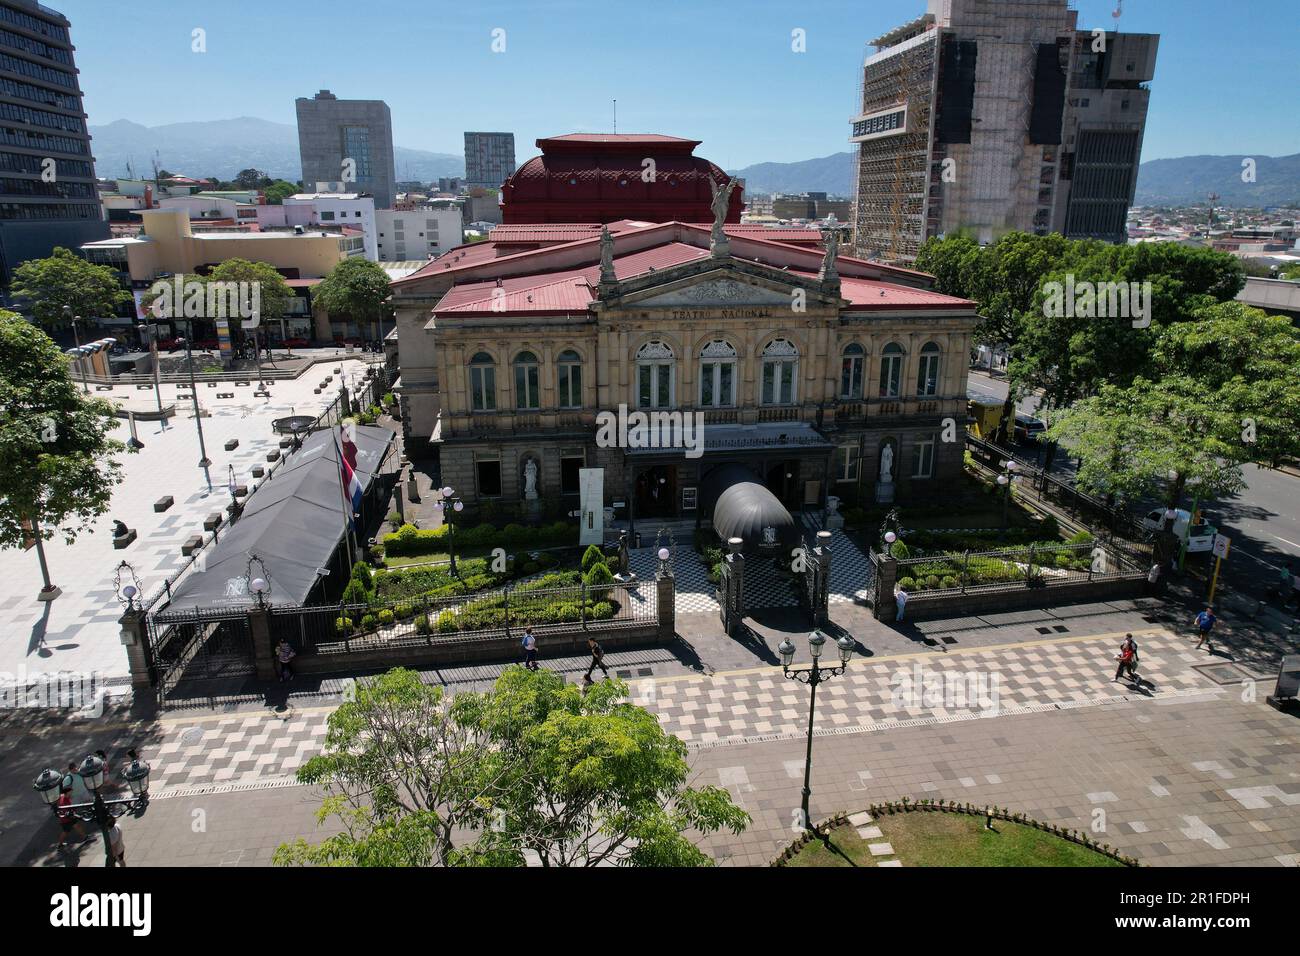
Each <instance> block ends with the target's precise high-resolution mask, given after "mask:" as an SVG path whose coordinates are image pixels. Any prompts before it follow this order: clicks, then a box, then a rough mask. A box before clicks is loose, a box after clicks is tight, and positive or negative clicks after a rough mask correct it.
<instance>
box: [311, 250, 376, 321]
mask: <svg viewBox="0 0 1300 956" xmlns="http://www.w3.org/2000/svg"><path fill="white" fill-rule="evenodd" d="M391 296H392V289H391V288H390V286H389V280H388V273H386V272H385V271H384V270H383V269H382V268H381V267H380V266H379V263H377V262H371V261H369V260H368V259H363V258H361V257H360V256H351V257H349V258H347V259H344V260H343V261H342V262H340V263H339V264H338V265H336V266H335V267H334V268H333V269H331V270H330V274H329V275H327V276H326V277H325V278H324V279H322V280H321V282H320V284H319V285H318V286H316V288H315V289H314V290H312V299H313V301H315V302H316V303H317V304H318V305H320V306H322V307H324V308H325V309H326V310H327V311H328V312H329V313H330V315H331V316H347V317H348V318H350V319H352V320H353V321H354V322H356V324H357V326H358V327H360V326H361V325H362V323H367V324H373V323H378V322H379V321H380V320H381V319H382V318H383V317H384V316H386V315H387V314H388V311H389V299H390V297H391Z"/></svg>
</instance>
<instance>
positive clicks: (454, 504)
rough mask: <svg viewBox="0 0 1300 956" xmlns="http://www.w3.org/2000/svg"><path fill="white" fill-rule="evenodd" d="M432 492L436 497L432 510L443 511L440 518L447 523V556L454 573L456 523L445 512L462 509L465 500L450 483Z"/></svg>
mask: <svg viewBox="0 0 1300 956" xmlns="http://www.w3.org/2000/svg"><path fill="white" fill-rule="evenodd" d="M434 494H436V495H437V496H438V497H437V499H436V500H435V501H434V503H433V510H434V511H441V512H443V516H442V520H443V521H445V522H446V523H447V557H448V558H450V559H451V573H452V574H456V547H455V545H456V525H455V524H454V523H453V522H452V520H451V515H449V514H446V512H447V511H455V512H461V511H464V510H465V502H463V501H462V500H461V499H460V498H458V497H456V492H455V489H453V488H452V487H451V485H444V486H443V487H442V488H436V489H434Z"/></svg>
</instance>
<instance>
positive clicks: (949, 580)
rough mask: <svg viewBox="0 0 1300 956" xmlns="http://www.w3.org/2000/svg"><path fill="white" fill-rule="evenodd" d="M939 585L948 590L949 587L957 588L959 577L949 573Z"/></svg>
mask: <svg viewBox="0 0 1300 956" xmlns="http://www.w3.org/2000/svg"><path fill="white" fill-rule="evenodd" d="M939 586H940V587H942V588H943V589H944V590H948V589H949V588H955V587H957V579H956V578H955V577H953V576H952V575H951V574H949V575H947V576H946V577H943V578H941V579H940V581H939Z"/></svg>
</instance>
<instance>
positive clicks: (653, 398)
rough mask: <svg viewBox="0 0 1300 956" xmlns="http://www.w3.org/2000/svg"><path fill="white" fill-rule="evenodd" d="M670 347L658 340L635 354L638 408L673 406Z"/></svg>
mask: <svg viewBox="0 0 1300 956" xmlns="http://www.w3.org/2000/svg"><path fill="white" fill-rule="evenodd" d="M675 365H676V362H675V361H674V356H673V350H672V346H670V345H669V344H668V343H667V342H661V341H659V340H658V339H654V340H652V341H649V342H647V343H646V344H645V345H643V346H641V347H640V348H639V349H637V352H636V404H637V407H638V408H671V407H672V405H673V368H674V366H675Z"/></svg>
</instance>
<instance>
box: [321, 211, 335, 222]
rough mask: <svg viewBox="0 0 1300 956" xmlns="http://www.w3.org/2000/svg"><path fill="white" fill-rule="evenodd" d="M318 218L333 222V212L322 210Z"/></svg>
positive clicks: (322, 220)
mask: <svg viewBox="0 0 1300 956" xmlns="http://www.w3.org/2000/svg"><path fill="white" fill-rule="evenodd" d="M320 220H321V222H333V221H334V213H332V212H329V211H328V210H327V211H325V212H322V213H321V214H320Z"/></svg>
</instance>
